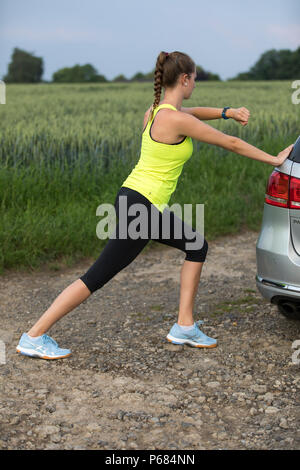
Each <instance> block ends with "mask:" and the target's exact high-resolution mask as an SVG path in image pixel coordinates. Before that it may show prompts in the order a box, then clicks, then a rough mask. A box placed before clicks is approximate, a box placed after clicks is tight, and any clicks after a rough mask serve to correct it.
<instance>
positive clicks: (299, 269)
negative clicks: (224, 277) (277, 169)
mask: <svg viewBox="0 0 300 470" xmlns="http://www.w3.org/2000/svg"><path fill="white" fill-rule="evenodd" d="M256 264H257V275H256V285H257V288H258V290H259V292H260V293H261V294H262V296H263V297H264V298H266V299H268V300H269V301H271V302H272V301H273V302H274V301H275V302H276V299H277V298H279V297H281V298H282V297H285V298H294V299H298V300H300V256H299V255H298V254H297V252H296V251H295V249H294V246H293V243H292V239H291V233H290V214H289V210H288V209H285V208H282V207H275V206H271V205H270V204H266V203H264V213H263V221H262V229H261V232H260V234H259V237H258V240H257V243H256Z"/></svg>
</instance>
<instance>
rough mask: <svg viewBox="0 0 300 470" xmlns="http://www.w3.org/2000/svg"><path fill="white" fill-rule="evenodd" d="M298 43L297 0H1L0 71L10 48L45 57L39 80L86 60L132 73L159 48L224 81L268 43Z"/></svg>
mask: <svg viewBox="0 0 300 470" xmlns="http://www.w3.org/2000/svg"><path fill="white" fill-rule="evenodd" d="M299 45H300V1H299V0H225V1H224V0H210V1H208V0H187V1H183V0H150V1H145V0H0V78H3V76H4V75H5V74H6V73H7V70H8V64H9V62H10V61H11V55H12V52H13V49H14V48H15V47H18V48H20V49H23V50H25V51H27V52H30V53H32V54H34V55H35V56H36V57H42V58H43V61H44V62H43V63H44V74H43V76H42V79H43V80H51V79H52V74H53V73H54V72H55V71H57V70H58V69H60V68H63V67H72V66H74V65H75V64H80V65H84V64H86V63H90V64H92V65H93V66H94V67H95V68H96V69H97V72H98V73H100V74H102V75H105V77H106V78H107V79H108V80H112V79H113V78H115V77H116V76H117V75H119V74H121V73H122V74H124V75H125V76H126V77H127V78H131V77H132V76H133V75H135V74H136V73H137V72H142V73H148V72H150V71H151V70H153V68H154V67H155V63H156V58H157V56H158V54H159V53H160V52H161V51H167V52H172V51H181V52H185V53H186V54H188V55H189V56H190V57H191V58H192V59H193V60H194V62H195V63H196V64H197V65H201V66H202V67H203V68H204V69H205V70H207V71H210V72H213V73H217V74H219V76H220V78H221V79H222V80H226V79H227V78H231V77H234V76H235V75H236V74H238V73H240V72H245V71H247V70H249V68H250V67H251V66H252V65H254V63H255V62H256V61H257V60H258V59H259V56H260V55H261V54H262V53H263V52H265V51H266V50H269V49H291V50H295V49H296V48H297V47H298V46H299ZM299 78H300V77H299Z"/></svg>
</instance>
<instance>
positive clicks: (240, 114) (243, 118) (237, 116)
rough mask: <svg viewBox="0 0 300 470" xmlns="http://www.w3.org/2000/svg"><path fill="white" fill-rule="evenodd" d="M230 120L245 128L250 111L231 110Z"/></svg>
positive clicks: (241, 109) (244, 109)
mask: <svg viewBox="0 0 300 470" xmlns="http://www.w3.org/2000/svg"><path fill="white" fill-rule="evenodd" d="M231 114H232V116H231V117H232V119H234V120H235V121H237V122H239V123H240V124H241V125H242V126H246V125H247V124H248V120H249V117H250V111H249V110H248V109H247V108H244V107H243V108H232V110H231Z"/></svg>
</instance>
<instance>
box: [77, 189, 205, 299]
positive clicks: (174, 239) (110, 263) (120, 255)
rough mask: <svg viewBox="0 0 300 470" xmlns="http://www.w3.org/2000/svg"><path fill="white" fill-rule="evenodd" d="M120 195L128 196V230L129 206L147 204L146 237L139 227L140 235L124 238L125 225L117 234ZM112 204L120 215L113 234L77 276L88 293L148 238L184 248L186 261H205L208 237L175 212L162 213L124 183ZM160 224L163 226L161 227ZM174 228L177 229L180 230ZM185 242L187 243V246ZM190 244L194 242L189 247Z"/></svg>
mask: <svg viewBox="0 0 300 470" xmlns="http://www.w3.org/2000/svg"><path fill="white" fill-rule="evenodd" d="M120 196H127V200H126V201H127V224H126V226H127V230H128V226H129V225H130V223H131V222H132V220H134V219H137V215H136V213H135V215H129V213H130V207H131V206H132V205H133V204H137V203H138V204H143V206H144V207H146V208H147V217H148V224H147V233H146V236H147V238H145V235H144V233H145V232H144V233H142V232H143V231H142V230H139V232H141V233H142V236H140V237H138V238H136V239H133V238H132V237H130V236H126V238H125V237H124V230H123V229H124V225H123V229H122V230H121V234H122V235H121V237H122V238H119V236H120V232H119V228H120V216H122V221H123V220H124V213H122V212H121V211H120V212H119V202H120V199H119V198H120ZM114 207H115V210H116V216H117V218H118V219H119V220H118V223H117V224H116V228H115V231H114V238H112V237H111V238H109V239H108V242H107V244H106V245H105V247H104V249H103V250H102V252H101V254H100V256H99V257H98V258H97V260H96V261H95V263H94V264H93V265H92V266H91V267H90V268H89V269H88V271H87V272H86V273H85V274H83V276H81V277H80V278H79V279H81V280H82V281H83V282H84V284H85V285H86V286H87V287H88V289H89V290H90V291H91V293H92V292H95V291H96V290H97V289H100V288H101V287H102V286H103V285H104V284H106V283H107V282H108V281H109V280H110V279H112V278H113V277H114V276H115V275H116V274H117V273H118V272H120V271H121V270H122V269H123V268H125V267H126V266H128V265H129V264H130V263H131V262H132V261H133V260H134V259H135V258H136V257H137V255H138V254H139V253H140V252H141V251H142V249H143V248H144V247H145V246H146V245H147V243H148V242H149V240H150V239H152V240H155V241H158V242H160V243H164V244H165V245H169V246H172V247H174V248H178V249H179V250H181V251H183V252H185V253H186V257H185V259H186V260H188V261H195V262H200V263H201V262H204V261H205V258H206V254H207V250H208V244H207V241H206V240H205V238H204V237H203V236H202V235H201V234H200V233H199V232H196V230H194V229H193V228H192V227H191V226H189V225H188V224H186V223H185V222H184V221H183V220H181V219H180V218H179V217H177V216H176V215H175V214H174V212H172V211H169V210H168V209H167V208H165V209H164V211H163V213H161V212H160V211H159V210H158V209H157V207H155V206H154V205H153V204H152V203H151V202H150V201H149V200H148V199H147V198H146V197H145V196H143V195H142V194H141V193H139V192H138V191H135V190H134V189H131V188H127V187H125V186H122V187H121V188H120V190H119V192H118V194H117V196H116V199H115V203H114ZM151 211H152V217H151ZM144 213H145V212H144ZM153 215H155V217H153ZM165 216H169V219H167V220H169V222H167V224H166V223H165V222H164V225H163V223H162V221H163V217H165ZM151 224H152V226H151ZM166 225H167V226H168V230H169V233H168V230H167V232H166V229H165V227H166ZM163 227H164V229H163V230H162V228H163ZM176 230H179V232H178V231H176ZM178 233H180V234H181V235H180V238H178ZM127 234H128V232H127ZM186 244H190V247H189V248H188V249H187V247H186ZM191 245H193V246H192V247H191Z"/></svg>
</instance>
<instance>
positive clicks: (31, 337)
mask: <svg viewBox="0 0 300 470" xmlns="http://www.w3.org/2000/svg"><path fill="white" fill-rule="evenodd" d="M27 336H28V338H30V339H31V340H33V341H35V340H37V339H39V338H41V337H42V336H43V335H41V336H30V335H29V334H28V333H27Z"/></svg>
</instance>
